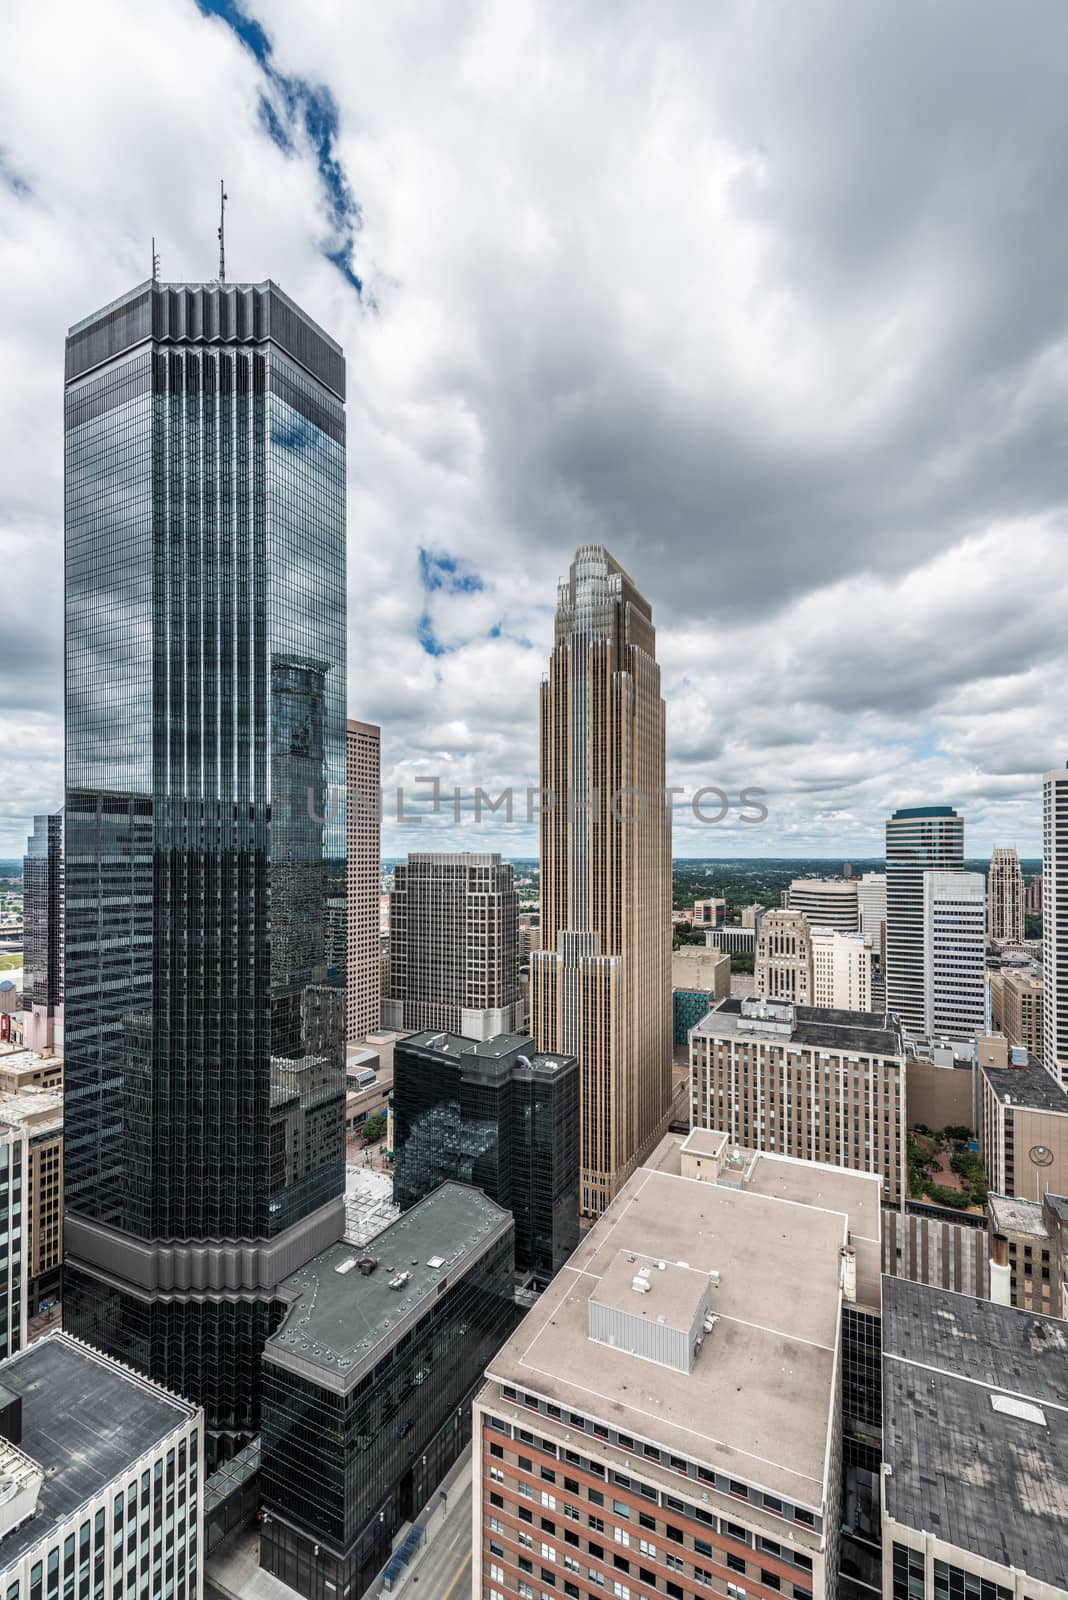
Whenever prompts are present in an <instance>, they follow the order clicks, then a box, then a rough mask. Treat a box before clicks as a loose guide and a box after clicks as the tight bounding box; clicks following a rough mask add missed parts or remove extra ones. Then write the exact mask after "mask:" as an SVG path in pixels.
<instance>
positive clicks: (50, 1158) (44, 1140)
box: [0, 1088, 63, 1349]
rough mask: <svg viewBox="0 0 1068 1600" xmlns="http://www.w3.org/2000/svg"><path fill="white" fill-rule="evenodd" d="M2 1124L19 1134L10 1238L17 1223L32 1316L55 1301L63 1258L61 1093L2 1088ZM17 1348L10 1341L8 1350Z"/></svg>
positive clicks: (0, 1119) (23, 1273) (0, 1101)
mask: <svg viewBox="0 0 1068 1600" xmlns="http://www.w3.org/2000/svg"><path fill="white" fill-rule="evenodd" d="M0 1127H3V1128H6V1129H10V1130H11V1132H12V1133H13V1134H18V1133H21V1134H22V1136H23V1138H22V1150H21V1167H22V1177H21V1184H20V1185H19V1187H18V1190H17V1191H16V1190H12V1193H15V1192H20V1193H21V1212H20V1213H16V1217H15V1219H14V1220H13V1224H12V1230H9V1239H12V1240H14V1237H15V1234H17V1233H18V1232H19V1227H20V1223H21V1239H20V1240H19V1244H18V1246H17V1245H16V1244H15V1243H12V1244H11V1246H10V1249H11V1253H12V1255H14V1253H15V1250H16V1248H18V1247H21V1257H22V1276H23V1277H24V1278H25V1285H26V1293H25V1299H26V1312H27V1315H28V1316H30V1317H33V1316H36V1315H37V1313H38V1312H39V1311H41V1310H43V1309H45V1308H46V1307H48V1306H53V1305H55V1303H56V1302H57V1301H58V1299H59V1294H60V1268H61V1265H62V1262H63V1095H62V1092H59V1093H57V1092H55V1091H49V1090H47V1089H38V1088H28V1089H21V1090H18V1091H15V1092H13V1093H12V1092H3V1093H0ZM15 1348H18V1347H17V1346H12V1345H10V1343H9V1349H15Z"/></svg>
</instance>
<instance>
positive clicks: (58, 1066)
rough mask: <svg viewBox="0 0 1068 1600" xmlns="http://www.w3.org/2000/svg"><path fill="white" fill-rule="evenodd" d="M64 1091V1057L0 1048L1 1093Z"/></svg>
mask: <svg viewBox="0 0 1068 1600" xmlns="http://www.w3.org/2000/svg"><path fill="white" fill-rule="evenodd" d="M62 1088H63V1057H62V1056H60V1055H57V1054H56V1053H55V1051H53V1050H28V1049H23V1048H22V1047H21V1046H20V1045H7V1044H2V1045H0V1094H12V1093H15V1092H17V1091H18V1090H19V1089H59V1090H62Z"/></svg>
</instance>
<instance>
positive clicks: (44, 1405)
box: [0, 1333, 196, 1569]
mask: <svg viewBox="0 0 1068 1600" xmlns="http://www.w3.org/2000/svg"><path fill="white" fill-rule="evenodd" d="M0 1378H2V1380H3V1386H4V1388H5V1389H10V1390H11V1391H12V1392H13V1393H15V1394H18V1395H21V1396H22V1438H21V1440H20V1441H19V1446H18V1448H19V1449H20V1450H21V1451H22V1453H23V1455H26V1456H29V1458H30V1460H31V1461H34V1462H36V1463H37V1465H38V1466H39V1467H41V1468H42V1470H43V1472H44V1482H43V1483H42V1486H41V1494H40V1499H39V1501H38V1509H37V1515H36V1516H35V1517H32V1518H31V1519H30V1521H29V1522H25V1523H23V1524H22V1526H21V1527H18V1528H14V1529H13V1530H12V1531H11V1532H10V1533H9V1534H7V1535H6V1536H5V1537H4V1538H3V1539H0V1569H3V1568H4V1567H7V1566H9V1565H10V1564H11V1563H12V1562H14V1561H17V1560H19V1559H20V1557H21V1556H22V1555H23V1554H24V1553H25V1552H26V1551H27V1550H28V1549H29V1548H30V1547H31V1545H35V1544H39V1543H41V1542H43V1541H44V1540H46V1539H47V1538H48V1537H49V1532H50V1530H51V1529H52V1528H54V1527H56V1526H57V1525H58V1524H59V1523H61V1522H64V1521H65V1520H66V1519H67V1518H68V1517H69V1516H70V1515H71V1513H72V1512H74V1511H76V1510H77V1509H78V1507H79V1506H80V1505H82V1504H83V1503H84V1502H85V1501H86V1500H89V1499H91V1498H92V1497H93V1496H94V1495H96V1494H99V1493H100V1491H101V1490H102V1489H104V1488H106V1487H107V1485H108V1484H109V1483H111V1481H112V1480H113V1479H114V1478H116V1477H118V1476H120V1475H122V1474H125V1473H126V1471H127V1470H128V1468H129V1467H131V1466H132V1465H133V1463H134V1462H135V1461H137V1460H138V1459H139V1458H140V1457H141V1456H143V1455H145V1454H147V1452H148V1451H150V1450H152V1449H153V1448H154V1447H155V1446H156V1445H158V1444H160V1443H161V1442H162V1441H163V1440H164V1439H165V1438H167V1436H168V1434H171V1433H173V1432H174V1431H175V1430H176V1429H177V1428H180V1427H182V1425H183V1424H184V1423H185V1422H187V1421H188V1419H189V1418H190V1417H191V1416H193V1414H194V1413H195V1411H196V1407H195V1406H193V1405H190V1404H189V1403H188V1402H187V1401H185V1400H180V1399H179V1398H178V1397H177V1396H176V1395H172V1394H168V1393H167V1391H166V1390H165V1389H161V1388H160V1387H158V1385H156V1384H154V1383H150V1382H149V1381H148V1380H147V1379H146V1378H141V1377H139V1376H138V1375H137V1374H136V1373H133V1372H129V1371H127V1370H126V1368H124V1367H122V1366H120V1365H119V1364H118V1363H117V1362H114V1361H108V1360H107V1359H106V1357H104V1356H101V1355H98V1354H97V1352H96V1351H95V1350H90V1349H89V1348H88V1346H86V1345H82V1344H79V1343H78V1341H77V1340H76V1339H71V1338H70V1337H69V1336H68V1335H67V1334H63V1333H51V1334H46V1336H45V1337H44V1338H43V1339H38V1340H36V1341H35V1342H34V1343H33V1344H31V1345H27V1347H26V1348H25V1349H24V1350H20V1351H19V1352H18V1354H17V1355H14V1356H11V1357H10V1358H9V1359H8V1360H7V1361H5V1362H4V1363H3V1365H2V1366H0Z"/></svg>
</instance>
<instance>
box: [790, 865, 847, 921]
mask: <svg viewBox="0 0 1068 1600" xmlns="http://www.w3.org/2000/svg"><path fill="white" fill-rule="evenodd" d="M787 906H788V908H789V910H791V911H797V912H799V913H800V914H801V916H803V917H807V918H808V920H809V923H810V924H811V925H812V926H813V927H816V926H817V925H818V926H819V927H821V928H835V929H837V931H838V932H839V933H857V932H859V929H860V907H859V902H858V899H857V885H856V882H855V881H854V880H853V879H852V878H795V879H794V881H793V883H791V885H790V892H789V896H788V898H787Z"/></svg>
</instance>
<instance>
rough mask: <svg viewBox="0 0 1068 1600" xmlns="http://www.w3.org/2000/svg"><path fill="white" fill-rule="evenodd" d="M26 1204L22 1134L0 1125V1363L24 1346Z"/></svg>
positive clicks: (25, 1154)
mask: <svg viewBox="0 0 1068 1600" xmlns="http://www.w3.org/2000/svg"><path fill="white" fill-rule="evenodd" d="M28 1204H29V1151H28V1146H27V1140H26V1134H25V1131H24V1130H23V1129H22V1128H21V1127H19V1126H18V1125H17V1124H13V1123H4V1122H0V1237H2V1238H3V1241H4V1243H3V1245H2V1246H0V1360H5V1359H6V1358H7V1357H8V1356H11V1355H14V1354H15V1352H16V1351H17V1350H21V1349H22V1348H23V1346H24V1345H25V1343H26V1332H27V1323H28V1320H29V1318H28V1306H29V1274H28V1271H27V1259H26V1256H27V1244H28V1242H29V1229H28V1228H27V1227H26V1226H25V1225H24V1214H25V1212H26V1209H27V1206H28Z"/></svg>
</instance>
